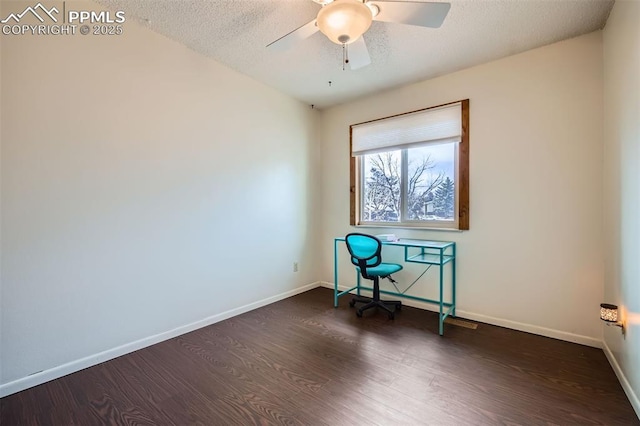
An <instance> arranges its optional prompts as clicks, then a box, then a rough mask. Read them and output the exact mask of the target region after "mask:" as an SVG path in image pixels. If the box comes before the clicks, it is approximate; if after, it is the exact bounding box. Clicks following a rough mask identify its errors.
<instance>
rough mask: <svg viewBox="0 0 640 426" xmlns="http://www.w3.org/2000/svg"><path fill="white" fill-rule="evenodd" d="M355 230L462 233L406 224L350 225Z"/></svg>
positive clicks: (453, 229) (455, 229)
mask: <svg viewBox="0 0 640 426" xmlns="http://www.w3.org/2000/svg"><path fill="white" fill-rule="evenodd" d="M352 226H355V227H356V228H375V229H379V228H386V229H409V230H412V231H444V232H462V231H463V230H462V229H458V228H447V227H436V226H433V227H432V226H424V225H410V224H407V223H400V224H391V223H385V224H372V223H362V224H358V225H352Z"/></svg>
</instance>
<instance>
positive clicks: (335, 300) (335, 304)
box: [333, 240, 338, 308]
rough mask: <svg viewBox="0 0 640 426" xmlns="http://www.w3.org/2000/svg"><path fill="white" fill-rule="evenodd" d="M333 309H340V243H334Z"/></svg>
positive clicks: (335, 241)
mask: <svg viewBox="0 0 640 426" xmlns="http://www.w3.org/2000/svg"><path fill="white" fill-rule="evenodd" d="M333 307H334V308H337V307H338V241H337V240H334V241H333Z"/></svg>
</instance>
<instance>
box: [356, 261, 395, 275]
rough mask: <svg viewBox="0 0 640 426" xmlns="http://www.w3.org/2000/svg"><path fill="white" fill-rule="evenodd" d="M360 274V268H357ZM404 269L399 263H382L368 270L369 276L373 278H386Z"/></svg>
mask: <svg viewBox="0 0 640 426" xmlns="http://www.w3.org/2000/svg"><path fill="white" fill-rule="evenodd" d="M356 269H357V270H358V272H360V268H359V267H357V266H356ZM401 269H402V265H398V264H397V263H381V264H379V265H378V266H372V267H370V268H367V275H369V276H371V277H386V276H387V275H391V274H394V273H396V272H398V271H399V270H401Z"/></svg>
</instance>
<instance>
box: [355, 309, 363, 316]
mask: <svg viewBox="0 0 640 426" xmlns="http://www.w3.org/2000/svg"><path fill="white" fill-rule="evenodd" d="M356 316H357V317H358V318H362V311H361V310H360V309H358V310H357V311H356Z"/></svg>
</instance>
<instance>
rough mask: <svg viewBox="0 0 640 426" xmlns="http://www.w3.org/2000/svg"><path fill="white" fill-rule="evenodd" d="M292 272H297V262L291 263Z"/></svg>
mask: <svg viewBox="0 0 640 426" xmlns="http://www.w3.org/2000/svg"><path fill="white" fill-rule="evenodd" d="M293 272H298V262H293Z"/></svg>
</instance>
